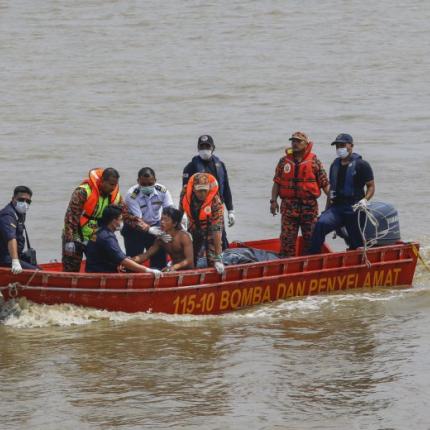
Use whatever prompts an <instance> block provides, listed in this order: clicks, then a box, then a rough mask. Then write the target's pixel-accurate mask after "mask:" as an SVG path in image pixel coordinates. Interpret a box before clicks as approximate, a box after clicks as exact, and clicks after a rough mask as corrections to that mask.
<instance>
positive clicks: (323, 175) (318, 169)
mask: <svg viewBox="0 0 430 430" xmlns="http://www.w3.org/2000/svg"><path fill="white" fill-rule="evenodd" d="M314 169H315V170H314V173H315V177H316V179H317V183H318V186H319V187H320V188H321V189H322V190H323V191H324V194H325V195H326V196H328V195H329V194H330V183H329V180H328V176H327V172H326V171H325V169H324V166H323V164H322V162H321V161H320V159H319V158H315V164H314Z"/></svg>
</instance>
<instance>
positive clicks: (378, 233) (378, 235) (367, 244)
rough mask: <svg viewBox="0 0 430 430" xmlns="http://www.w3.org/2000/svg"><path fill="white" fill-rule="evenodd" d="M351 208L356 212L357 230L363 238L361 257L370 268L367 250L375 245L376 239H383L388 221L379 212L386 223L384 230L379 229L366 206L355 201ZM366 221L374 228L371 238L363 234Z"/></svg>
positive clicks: (377, 223)
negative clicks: (373, 234) (362, 218)
mask: <svg viewBox="0 0 430 430" xmlns="http://www.w3.org/2000/svg"><path fill="white" fill-rule="evenodd" d="M352 209H353V211H354V212H357V223H358V230H359V231H360V235H361V238H362V240H363V248H364V250H363V259H364V262H365V263H366V266H367V267H368V268H370V267H371V263H370V261H369V259H368V257H367V250H368V249H369V248H372V247H373V246H375V245H377V244H378V241H379V240H380V239H383V238H384V237H385V236H386V235H387V234H388V233H389V232H390V223H389V221H388V219H387V217H386V216H385V215H384V214H382V213H379V214H380V215H381V217H382V218H384V219H385V221H386V223H387V228H386V229H385V230H379V226H380V224H379V222H378V220H377V218H376V217H375V215H374V214H373V213H372V212H371V210H370V208H369V207H368V206H362V205H360V204H358V203H357V204H355V205H354V206H352ZM362 213H363V214H364V225H363V227H362V226H361V224H360V218H361V216H360V215H361V214H362ZM368 222H370V223H371V224H372V225H373V227H374V228H375V236H374V237H372V238H369V239H367V238H366V235H365V232H366V228H367V223H368Z"/></svg>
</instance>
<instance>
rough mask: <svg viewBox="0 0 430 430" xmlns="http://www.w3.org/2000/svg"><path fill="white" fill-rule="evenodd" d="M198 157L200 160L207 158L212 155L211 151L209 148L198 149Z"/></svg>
mask: <svg viewBox="0 0 430 430" xmlns="http://www.w3.org/2000/svg"><path fill="white" fill-rule="evenodd" d="M199 157H200V158H201V159H202V160H206V161H207V160H209V158H211V157H212V151H211V150H210V149H199Z"/></svg>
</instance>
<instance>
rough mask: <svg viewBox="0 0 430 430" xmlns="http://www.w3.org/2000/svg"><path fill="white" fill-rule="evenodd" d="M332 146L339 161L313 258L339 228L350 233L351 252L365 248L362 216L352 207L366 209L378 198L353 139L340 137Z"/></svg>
mask: <svg viewBox="0 0 430 430" xmlns="http://www.w3.org/2000/svg"><path fill="white" fill-rule="evenodd" d="M332 145H336V155H337V158H336V159H335V160H334V161H333V163H332V165H331V166H330V199H329V201H328V202H327V204H328V206H329V207H328V209H327V210H326V211H325V212H323V213H322V214H321V216H320V218H319V220H318V222H317V223H316V225H315V229H314V233H313V236H312V247H311V254H318V253H319V252H321V246H322V244H323V243H324V240H325V236H326V235H327V234H328V233H330V232H332V231H334V230H336V229H337V228H340V227H345V228H346V230H347V232H348V236H349V245H350V249H357V248H358V247H359V246H362V245H363V240H362V238H361V234H360V230H359V228H358V216H359V215H358V214H359V212H358V211H357V212H354V210H353V208H352V207H353V206H354V205H355V204H357V203H358V205H359V206H361V207H363V208H365V207H366V206H367V202H368V201H369V200H370V199H371V198H372V197H373V195H374V194H375V181H374V177H373V171H372V168H371V167H370V164H369V163H368V162H367V161H364V160H363V159H362V157H361V155H358V154H356V153H355V152H353V147H354V143H353V139H352V136H351V135H349V134H345V133H342V134H339V135H338V136H337V137H336V139H335V141H334V142H332ZM364 187H366V191H364Z"/></svg>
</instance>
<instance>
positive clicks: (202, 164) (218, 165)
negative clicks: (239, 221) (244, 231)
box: [182, 154, 233, 249]
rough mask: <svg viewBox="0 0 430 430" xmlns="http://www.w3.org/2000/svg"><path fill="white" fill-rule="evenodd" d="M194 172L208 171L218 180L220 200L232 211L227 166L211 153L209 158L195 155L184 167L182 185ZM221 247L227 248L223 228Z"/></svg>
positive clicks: (186, 182)
mask: <svg viewBox="0 0 430 430" xmlns="http://www.w3.org/2000/svg"><path fill="white" fill-rule="evenodd" d="M196 173H210V174H211V175H212V176H214V177H215V178H216V180H217V181H218V186H219V195H220V197H221V201H222V202H223V203H224V204H225V207H226V208H227V211H232V210H233V197H232V194H231V189H230V183H229V180H228V174H227V168H226V167H225V164H224V163H223V162H222V161H221V160H220V159H219V158H218V157H217V156H215V155H213V154H212V156H211V158H210V159H209V160H203V159H202V158H201V157H200V156H198V155H196V156H194V157H193V158H192V160H191V161H190V162H189V163H188V164H187V165H186V166H185V168H184V171H183V174H182V185H183V186H185V185H187V184H188V181H189V179H190V178H191V176H193V175H194V174H196ZM222 248H223V249H226V248H228V241H227V234H226V232H225V228H224V229H223V232H222Z"/></svg>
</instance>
